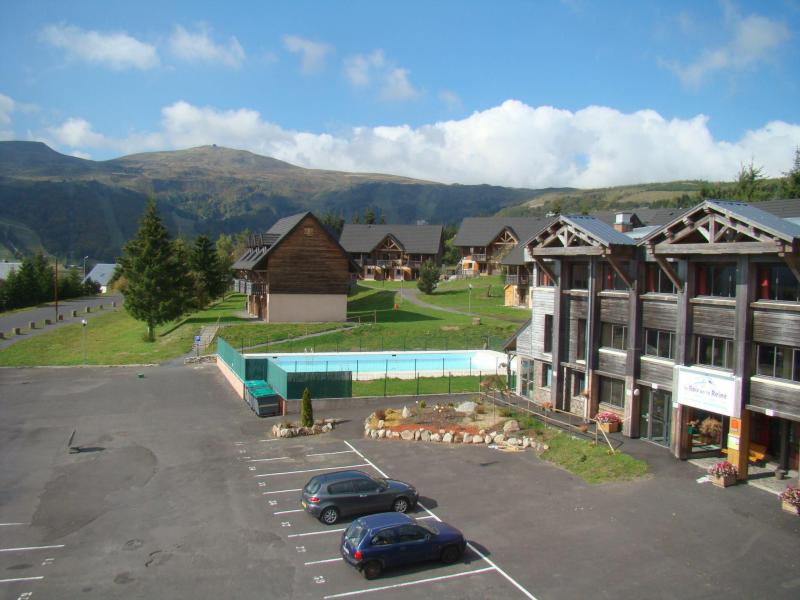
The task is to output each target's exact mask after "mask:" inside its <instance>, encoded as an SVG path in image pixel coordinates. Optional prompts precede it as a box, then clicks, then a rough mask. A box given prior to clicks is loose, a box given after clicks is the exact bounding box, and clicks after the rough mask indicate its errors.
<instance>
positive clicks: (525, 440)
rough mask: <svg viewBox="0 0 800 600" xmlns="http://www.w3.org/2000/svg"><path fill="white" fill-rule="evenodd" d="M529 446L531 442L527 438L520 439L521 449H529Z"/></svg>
mask: <svg viewBox="0 0 800 600" xmlns="http://www.w3.org/2000/svg"><path fill="white" fill-rule="evenodd" d="M530 445H531V441H530V439H528V438H522V447H523V448H529V447H530Z"/></svg>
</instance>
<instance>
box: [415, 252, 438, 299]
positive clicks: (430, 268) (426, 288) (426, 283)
mask: <svg viewBox="0 0 800 600" xmlns="http://www.w3.org/2000/svg"><path fill="white" fill-rule="evenodd" d="M438 283H439V267H437V266H436V264H435V263H434V262H433V261H432V260H426V261H425V262H424V263H422V266H421V267H420V269H419V280H418V281H417V287H418V288H419V290H420V291H421V292H422V293H423V294H432V293H433V290H435V289H436V285H437V284H438Z"/></svg>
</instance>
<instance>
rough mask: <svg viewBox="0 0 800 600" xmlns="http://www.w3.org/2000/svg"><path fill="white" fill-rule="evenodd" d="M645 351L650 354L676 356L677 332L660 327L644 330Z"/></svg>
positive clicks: (667, 356) (672, 357) (665, 356)
mask: <svg viewBox="0 0 800 600" xmlns="http://www.w3.org/2000/svg"><path fill="white" fill-rule="evenodd" d="M644 353H645V354H646V355H648V356H660V357H661V358H671V359H674V358H675V332H674V331H662V330H660V329H645V330H644Z"/></svg>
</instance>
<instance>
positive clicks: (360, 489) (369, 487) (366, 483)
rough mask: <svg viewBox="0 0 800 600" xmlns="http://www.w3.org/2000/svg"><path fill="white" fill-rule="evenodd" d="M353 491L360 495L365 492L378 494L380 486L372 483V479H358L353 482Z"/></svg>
mask: <svg viewBox="0 0 800 600" xmlns="http://www.w3.org/2000/svg"><path fill="white" fill-rule="evenodd" d="M353 491H354V492H356V493H357V494H358V493H364V492H369V493H372V492H377V491H378V484H377V483H375V482H374V481H372V480H371V479H356V480H355V481H354V482H353Z"/></svg>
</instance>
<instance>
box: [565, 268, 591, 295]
mask: <svg viewBox="0 0 800 600" xmlns="http://www.w3.org/2000/svg"><path fill="white" fill-rule="evenodd" d="M569 287H570V289H572V290H588V289H589V265H588V264H587V263H572V264H571V265H570V267H569Z"/></svg>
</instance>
